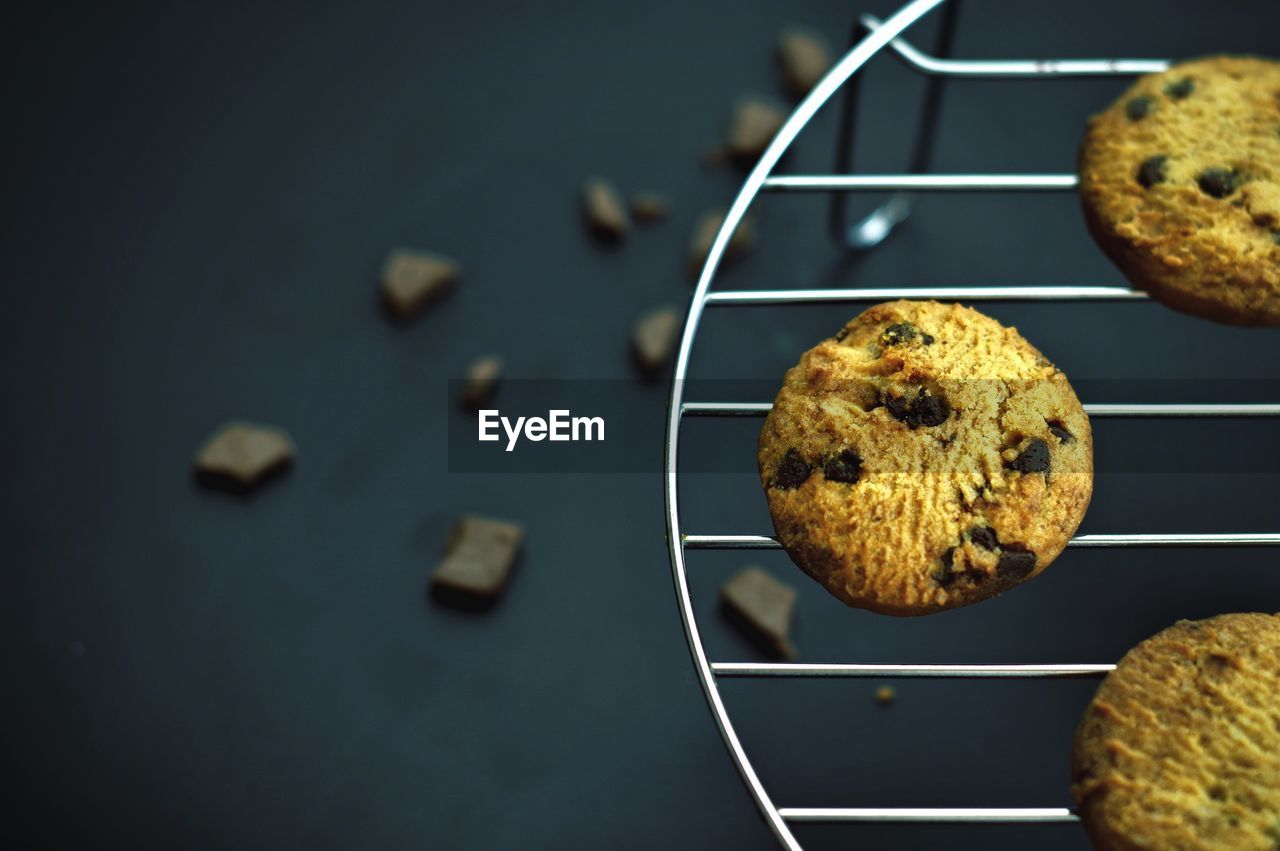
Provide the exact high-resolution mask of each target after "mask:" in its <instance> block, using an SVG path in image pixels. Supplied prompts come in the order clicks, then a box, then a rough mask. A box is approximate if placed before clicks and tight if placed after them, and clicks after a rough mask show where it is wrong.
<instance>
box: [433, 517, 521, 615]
mask: <svg viewBox="0 0 1280 851" xmlns="http://www.w3.org/2000/svg"><path fill="white" fill-rule="evenodd" d="M523 541H524V527H523V526H521V525H520V524H518V523H511V522H508V521H505V520H496V519H493V518H489V517H479V516H476V515H474V514H467V515H464V516H463V517H462V519H460V520H459V521H458V523H457V525H456V526H454V527H453V534H452V535H450V536H449V543H448V545H447V546H446V548H445V554H444V558H443V559H441V560H440V564H439V565H437V567H436V569H435V572H434V573H432V574H431V588H432V592H433V593H435V594H436V596H437V597H438V598H442V599H445V600H451V599H458V598H459V597H460V598H468V597H469V598H479V600H481V601H486V600H487V601H493V600H495V599H496V598H497V597H498V595H499V594H500V593H501V592H502V589H503V587H504V586H505V585H506V582H507V577H508V576H509V575H510V573H511V566H512V565H513V564H514V563H515V560H516V556H517V555H518V554H519V552H520V544H521V543H522V542H523ZM452 595H459V597H454V596H452Z"/></svg>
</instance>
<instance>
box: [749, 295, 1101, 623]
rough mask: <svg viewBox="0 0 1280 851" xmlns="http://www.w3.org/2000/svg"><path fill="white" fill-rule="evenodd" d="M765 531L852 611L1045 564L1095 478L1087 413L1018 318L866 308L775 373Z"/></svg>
mask: <svg viewBox="0 0 1280 851" xmlns="http://www.w3.org/2000/svg"><path fill="white" fill-rule="evenodd" d="M759 464H760V480H761V483H762V484H763V485H764V488H765V493H766V496H767V497H768V501H769V512H770V514H771V515H772V516H773V526H774V529H775V530H776V532H777V535H778V539H779V540H780V541H781V542H782V545H783V546H784V547H785V548H786V550H787V552H788V554H790V556H791V558H792V560H793V561H795V563H796V564H797V565H799V566H800V568H801V569H803V570H804V571H805V572H806V573H808V574H809V575H810V576H811V577H813V578H814V579H816V580H817V581H818V582H820V583H822V584H823V585H824V586H826V588H827V590H828V591H830V592H831V593H832V594H834V595H835V596H837V597H839V598H840V599H841V600H843V601H844V602H846V603H848V604H849V605H851V606H858V607H861V608H866V609H872V610H874V611H877V612H884V613H886V614H893V615H921V614H928V613H930V612H936V611H939V610H942V609H950V608H955V607H956V606H964V605H967V604H969V603H974V602H977V601H978V600H982V599H985V598H987V597H991V596H993V595H995V594H998V593H1000V592H1001V591H1004V590H1006V589H1008V588H1010V587H1012V586H1014V585H1016V584H1018V583H1019V582H1022V581H1023V580H1025V579H1028V578H1030V577H1032V576H1034V575H1036V574H1038V573H1039V572H1040V571H1042V570H1044V569H1045V567H1047V566H1048V565H1049V563H1050V562H1051V561H1053V560H1054V559H1055V558H1056V557H1057V555H1058V553H1060V552H1062V548H1063V547H1065V546H1066V544H1067V541H1068V540H1069V539H1070V537H1071V535H1072V534H1073V533H1074V532H1075V530H1076V528H1077V527H1078V526H1079V525H1080V520H1081V518H1082V517H1083V516H1084V512H1085V508H1086V507H1087V506H1088V504H1089V496H1090V494H1091V493H1092V489H1093V440H1092V436H1091V433H1090V431H1089V418H1088V417H1087V416H1086V415H1085V413H1084V410H1083V408H1081V406H1080V402H1079V400H1077V399H1076V395H1075V393H1074V392H1073V391H1072V389H1071V385H1070V384H1068V383H1067V380H1066V377H1065V376H1064V375H1063V374H1062V373H1061V372H1059V371H1058V370H1057V369H1056V368H1055V367H1054V366H1053V364H1051V363H1049V361H1048V360H1046V359H1045V357H1044V356H1043V355H1041V354H1040V352H1038V351H1037V350H1036V349H1035V348H1034V347H1032V346H1031V344H1029V343H1028V342H1027V341H1026V340H1024V339H1023V338H1022V337H1021V336H1020V335H1019V334H1018V332H1017V331H1016V330H1014V329H1012V328H1005V327H1004V326H1002V325H1001V324H1000V323H998V322H996V321H995V320H994V319H991V318H989V317H987V316H984V315H983V314H981V313H979V312H977V311H976V310H972V309H970V308H967V307H961V306H960V305H955V304H939V303H937V302H931V301H893V302H888V303H886V304H881V305H877V306H875V307H872V308H869V309H868V310H866V311H865V312H863V313H862V314H861V315H860V316H858V317H857V318H855V319H854V320H853V321H852V322H850V323H849V324H847V325H846V326H845V327H844V328H843V329H841V331H840V332H839V333H838V334H837V335H836V336H835V337H833V338H830V339H827V340H824V341H822V342H821V343H819V344H818V345H817V346H815V347H814V348H812V349H810V350H809V351H807V352H805V353H804V355H803V356H801V358H800V362H799V363H798V364H797V365H796V366H795V367H793V368H792V369H791V370H790V371H789V372H787V375H786V378H785V380H784V382H783V386H782V390H781V391H779V393H778V396H777V398H776V399H775V400H774V404H773V410H772V411H771V412H770V413H769V416H768V417H767V418H766V419H765V423H764V427H763V428H762V429H761V431H760V451H759Z"/></svg>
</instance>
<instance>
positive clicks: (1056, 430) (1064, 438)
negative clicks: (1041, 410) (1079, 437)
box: [1047, 420, 1076, 443]
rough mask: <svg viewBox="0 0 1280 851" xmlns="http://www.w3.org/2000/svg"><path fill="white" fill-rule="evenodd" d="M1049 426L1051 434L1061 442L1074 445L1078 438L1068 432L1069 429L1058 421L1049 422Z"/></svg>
mask: <svg viewBox="0 0 1280 851" xmlns="http://www.w3.org/2000/svg"><path fill="white" fill-rule="evenodd" d="M1047 425H1048V426H1049V433H1050V434H1052V435H1053V436H1054V437H1056V438H1058V440H1059V441H1060V442H1062V443H1072V442H1074V441H1075V439H1076V436H1075V435H1074V434H1072V433H1071V432H1069V431H1067V427H1066V426H1065V425H1063V424H1062V423H1061V422H1059V421H1058V420H1049V422H1048V423H1047Z"/></svg>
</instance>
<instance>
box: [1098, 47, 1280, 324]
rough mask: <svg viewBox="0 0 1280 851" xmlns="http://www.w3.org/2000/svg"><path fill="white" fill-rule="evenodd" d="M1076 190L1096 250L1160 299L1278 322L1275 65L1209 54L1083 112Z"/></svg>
mask: <svg viewBox="0 0 1280 851" xmlns="http://www.w3.org/2000/svg"><path fill="white" fill-rule="evenodd" d="M1079 168H1080V199H1081V203H1082V205H1083V207H1084V213H1085V221H1086V223H1087V224H1088V226H1089V230H1090V232H1091V233H1092V234H1093V236H1094V239H1095V240H1096V241H1097V242H1098V244H1099V245H1100V246H1101V248H1102V249H1103V251H1104V252H1105V253H1106V254H1107V255H1108V256H1109V257H1110V258H1111V259H1112V261H1114V262H1115V263H1116V265H1117V266H1119V267H1120V269H1121V270H1122V271H1123V272H1124V273H1125V276H1126V277H1127V278H1128V279H1129V280H1130V281H1131V282H1132V283H1133V284H1134V286H1137V287H1140V288H1142V289H1145V290H1147V291H1149V292H1150V293H1151V294H1152V295H1153V296H1155V297H1156V298H1158V299H1160V300H1161V301H1163V302H1165V303H1166V304H1168V305H1169V306H1171V307H1173V308H1175V309H1178V310H1182V311H1185V312H1188V313H1194V314H1198V315H1201V316H1205V317H1208V318H1210V319H1216V320H1218V321H1222V322H1232V323H1237V324H1243V325H1280V62H1275V61H1272V60H1267V59H1260V58H1254V57H1246V56H1212V57H1208V58H1204V59H1198V60H1193V61H1189V62H1183V63H1179V64H1177V65H1174V66H1173V67H1172V68H1170V69H1169V70H1168V71H1165V72H1163V73H1160V74H1151V75H1148V76H1145V77H1142V78H1140V79H1139V80H1138V81H1137V82H1135V83H1134V84H1133V86H1132V87H1131V88H1130V89H1129V90H1128V91H1126V92H1125V93H1124V94H1123V95H1121V96H1120V98H1119V99H1118V100H1117V101H1116V102H1115V103H1114V104H1112V105H1111V106H1110V107H1109V108H1108V109H1106V110H1105V111H1103V112H1101V113H1099V114H1098V115H1095V116H1094V117H1093V118H1092V119H1090V121H1089V124H1088V128H1087V130H1086V132H1085V136H1084V142H1083V144H1082V146H1081V149H1080V163H1079Z"/></svg>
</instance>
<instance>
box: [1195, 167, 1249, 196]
mask: <svg viewBox="0 0 1280 851" xmlns="http://www.w3.org/2000/svg"><path fill="white" fill-rule="evenodd" d="M1196 185H1198V186H1199V187H1200V191H1201V192H1203V193H1204V194H1206V195H1211V196H1213V197H1214V198H1226V197H1227V196H1228V195H1230V194H1231V193H1232V192H1235V191H1236V189H1238V188H1239V187H1240V175H1239V174H1238V173H1237V172H1236V171H1235V169H1230V168H1206V169H1205V170H1204V171H1202V172H1200V174H1199V175H1198V176H1197V177H1196Z"/></svg>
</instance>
